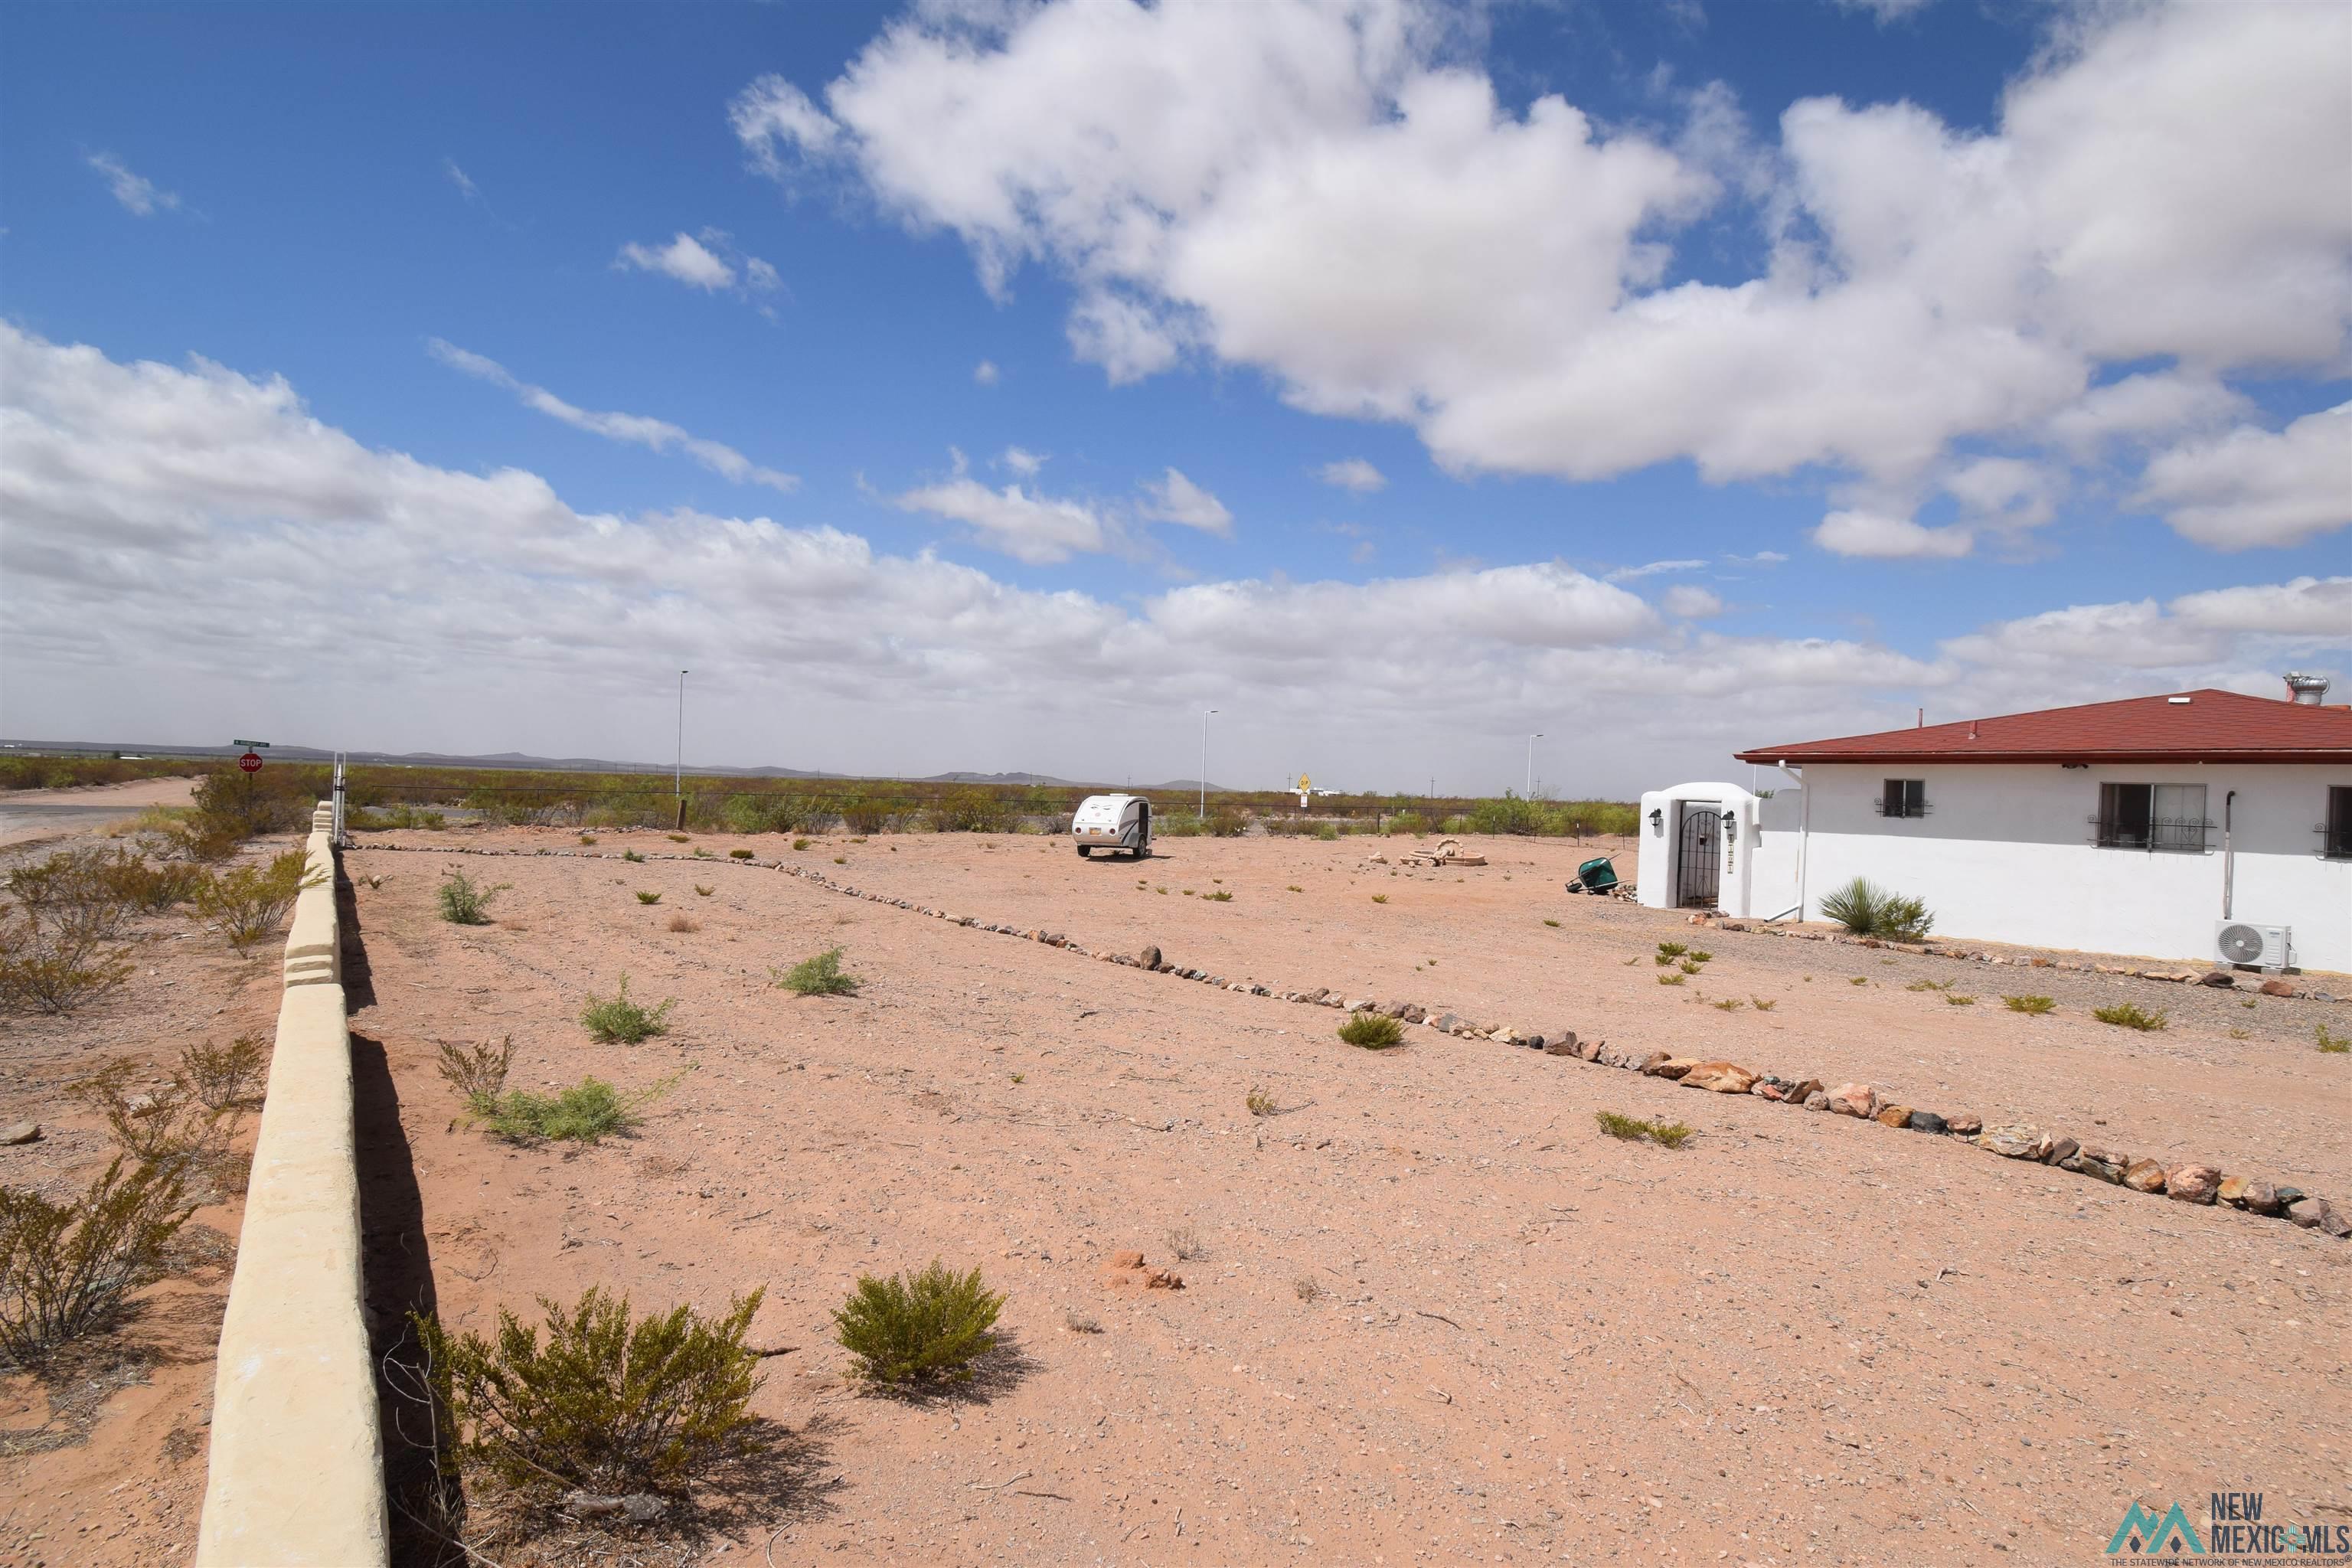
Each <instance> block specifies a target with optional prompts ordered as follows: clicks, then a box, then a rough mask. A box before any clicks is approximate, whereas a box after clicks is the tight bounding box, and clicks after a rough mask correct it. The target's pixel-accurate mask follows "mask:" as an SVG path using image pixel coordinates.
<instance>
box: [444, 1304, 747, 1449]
mask: <svg viewBox="0 0 2352 1568" xmlns="http://www.w3.org/2000/svg"><path fill="white" fill-rule="evenodd" d="M761 1294H762V1292H761V1291H759V1290H754V1291H752V1292H751V1294H750V1295H749V1296H739V1297H737V1298H735V1300H733V1301H732V1302H730V1304H729V1308H728V1310H727V1313H726V1315H725V1316H723V1317H719V1318H705V1317H703V1316H702V1315H701V1314H699V1313H698V1312H697V1311H696V1310H694V1309H693V1308H692V1307H690V1306H679V1307H677V1308H675V1309H673V1310H671V1311H669V1312H667V1313H659V1314H651V1315H648V1316H646V1317H644V1318H640V1319H637V1320H636V1321H634V1322H632V1321H631V1320H630V1314H629V1299H628V1298H627V1297H626V1296H622V1297H619V1298H617V1299H616V1298H614V1297H612V1296H609V1295H607V1294H605V1293H604V1291H603V1290H602V1289H597V1288H594V1287H591V1288H590V1289H589V1290H588V1291H587V1292H586V1293H585V1294H584V1295H583V1296H582V1297H581V1298H580V1300H579V1302H578V1303H577V1304H576V1305H575V1306H573V1307H572V1308H571V1309H570V1310H565V1309H564V1308H562V1307H561V1306H559V1305H557V1304H556V1303H555V1302H554V1301H551V1300H548V1299H547V1298H546V1297H544V1296H542V1297H541V1298H540V1299H539V1304H540V1308H541V1310H542V1311H543V1312H544V1313H545V1314H546V1321H545V1324H544V1327H545V1329H546V1331H547V1342H546V1343H545V1344H544V1345H542V1344H541V1342H540V1330H539V1327H538V1326H532V1327H525V1326H524V1325H523V1324H522V1323H521V1322H520V1321H517V1320H516V1318H515V1316H514V1314H513V1313H512V1312H509V1311H508V1310H506V1309H504V1308H500V1309H499V1328H498V1334H497V1337H496V1339H495V1340H488V1339H484V1338H483V1337H482V1336H481V1335H479V1334H476V1333H473V1332H471V1331H467V1332H463V1333H457V1334H452V1333H450V1332H449V1331H447V1330H446V1329H444V1328H443V1327H442V1326H441V1324H440V1322H439V1321H438V1320H436V1319H434V1318H427V1317H423V1316H420V1315H417V1314H414V1313H412V1314H411V1315H410V1319H409V1321H410V1322H411V1323H412V1324H413V1325H414V1326H415V1331H416V1337H417V1340H418V1342H420V1344H421V1345H422V1346H423V1348H424V1351H425V1357H426V1360H427V1363H428V1365H429V1366H430V1367H431V1376H432V1382H433V1385H434V1392H435V1394H436V1397H437V1399H438V1400H439V1402H440V1403H441V1405H443V1407H444V1408H446V1411H447V1412H448V1414H449V1415H450V1417H451V1419H452V1421H453V1423H454V1425H455V1428H456V1439H457V1440H456V1443H455V1448H456V1452H457V1456H458V1457H459V1458H463V1459H470V1460H474V1461H477V1462H478V1463H480V1464H482V1465H484V1466H486V1467H487V1468H488V1469H489V1470H490V1471H491V1472H492V1473H493V1474H494V1475H496V1476H497V1477H498V1478H499V1479H501V1480H503V1481H505V1482H507V1483H508V1484H509V1486H513V1487H516V1488H520V1489H567V1488H578V1489H582V1490H584V1491H590V1492H595V1493H599V1494H604V1495H612V1494H614V1493H626V1492H632V1491H639V1490H672V1491H675V1490H679V1489H685V1488H687V1487H689V1486H691V1485H692V1484H693V1482H694V1480H695V1479H696V1478H697V1477H698V1476H699V1475H702V1474H704V1473H706V1472H708V1471H709V1469H710V1468H712V1467H714V1466H716V1465H719V1464H723V1463H725V1462H727V1461H728V1460H730V1459H733V1458H737V1457H739V1456H740V1455H744V1454H748V1453H753V1452H757V1451H758V1450H759V1448H760V1447H761V1438H760V1428H759V1426H758V1424H757V1423H756V1422H755V1421H754V1420H753V1418H752V1416H751V1409H750V1407H751V1395H752V1394H755V1393H757V1392H758V1390H759V1388H760V1385H761V1382H762V1381H763V1380H762V1379H761V1377H760V1376H759V1375H758V1370H759V1354H758V1352H755V1351H753V1350H752V1349H751V1347H750V1346H748V1345H746V1344H745V1343H744V1342H743V1336H744V1334H745V1332H746V1331H748V1330H749V1329H750V1328H751V1315H752V1314H753V1313H754V1312H756V1311H758V1310H759V1308H760V1301H761Z"/></svg>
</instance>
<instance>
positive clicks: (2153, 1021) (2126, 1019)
mask: <svg viewBox="0 0 2352 1568" xmlns="http://www.w3.org/2000/svg"><path fill="white" fill-rule="evenodd" d="M2091 1016H2092V1017H2094V1018H2096V1019H2097V1020H2098V1021H2099V1022H2100V1023H2102V1024H2113V1025H2116V1026H2117V1027H2119V1028H2125V1029H2137V1030H2140V1031H2141V1032H2142V1033H2147V1031H2150V1030H2154V1029H2161V1028H2163V1027H2164V1026H2165V1023H2166V1021H2167V1019H2168V1016H2169V1015H2168V1014H2164V1013H2152V1012H2150V1011H2148V1010H2147V1008H2145V1007H2142V1006H2141V1005H2139V1004H2138V1003H2137V1002H2118V1003H2116V1005H2114V1006H2112V1007H2094V1008H2092V1009H2091Z"/></svg>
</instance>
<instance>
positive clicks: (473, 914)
mask: <svg viewBox="0 0 2352 1568" xmlns="http://www.w3.org/2000/svg"><path fill="white" fill-rule="evenodd" d="M513 886H514V884H513V883H512V882H500V883H499V885H498V886H497V887H495V888H485V887H482V886H480V885H479V884H478V883H477V882H476V881H475V880H474V879H472V878H471V877H468V876H467V875H466V873H464V872H463V871H449V872H445V873H443V876H442V880H441V886H440V887H439V888H437V889H435V891H436V894H437V895H438V897H439V898H440V900H441V918H442V919H443V920H445V921H448V922H449V923H450V924H451V925H461V926H486V925H488V924H489V923H490V915H489V909H490V900H492V899H495V898H497V897H498V896H499V894H500V893H503V892H505V891H506V890H507V889H509V888H511V887H513Z"/></svg>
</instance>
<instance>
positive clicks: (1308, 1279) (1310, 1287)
mask: <svg viewBox="0 0 2352 1568" xmlns="http://www.w3.org/2000/svg"><path fill="white" fill-rule="evenodd" d="M1290 1293H1291V1294H1292V1295H1294V1296H1296V1297H1297V1298H1298V1299H1299V1300H1302V1301H1318V1300H1322V1298H1323V1283H1322V1281H1321V1280H1319V1279H1316V1278H1315V1277H1314V1276H1313V1275H1311V1274H1301V1275H1300V1276H1299V1277H1298V1278H1297V1279H1293V1280H1292V1281H1291V1282H1290Z"/></svg>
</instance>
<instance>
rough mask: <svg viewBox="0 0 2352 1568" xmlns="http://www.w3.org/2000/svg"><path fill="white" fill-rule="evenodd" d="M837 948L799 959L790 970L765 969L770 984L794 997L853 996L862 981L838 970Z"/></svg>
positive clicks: (838, 950) (839, 962)
mask: <svg viewBox="0 0 2352 1568" xmlns="http://www.w3.org/2000/svg"><path fill="white" fill-rule="evenodd" d="M841 951H842V950H841V949H839V948H837V947H832V948H827V949H825V951H824V952H820V953H818V954H817V955H816V956H815V957H814V958H803V959H802V960H801V961H800V962H799V963H795V964H793V966H792V967H791V968H790V969H784V970H777V969H771V970H769V971H768V973H769V974H770V976H771V977H772V979H773V980H774V983H775V984H778V985H780V986H782V988H783V989H785V990H787V991H789V992H791V993H793V994H794V995H796V996H855V995H856V994H857V988H858V987H859V986H860V985H863V984H866V983H865V982H864V981H862V980H860V979H859V978H858V977H857V976H856V975H855V974H844V973H842V972H841Z"/></svg>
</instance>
